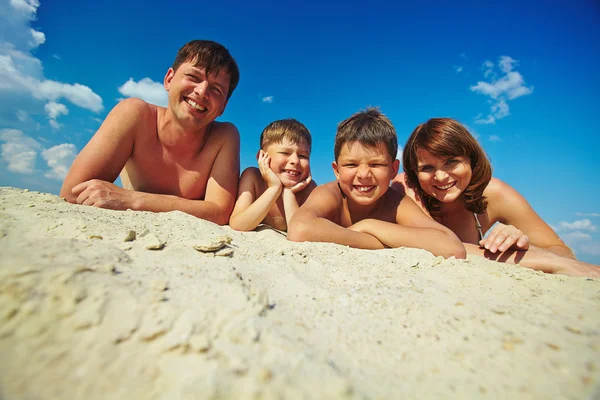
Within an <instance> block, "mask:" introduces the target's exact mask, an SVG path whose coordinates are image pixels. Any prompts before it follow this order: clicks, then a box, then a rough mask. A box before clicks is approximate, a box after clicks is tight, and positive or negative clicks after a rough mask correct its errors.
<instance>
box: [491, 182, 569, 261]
mask: <svg viewBox="0 0 600 400" xmlns="http://www.w3.org/2000/svg"><path fill="white" fill-rule="evenodd" d="M483 195H484V196H485V197H486V198H487V200H488V208H487V211H488V216H489V220H490V224H492V225H493V224H494V223H496V222H500V224H498V225H497V226H496V227H494V228H493V229H492V231H491V232H490V234H489V235H488V236H487V237H486V238H485V239H484V240H482V241H481V242H480V245H481V246H483V247H485V249H486V250H489V251H491V252H492V253H495V252H496V251H498V250H499V251H506V250H508V249H510V248H511V247H512V248H515V249H521V250H526V249H527V248H529V245H530V244H531V245H533V246H536V247H539V248H541V249H544V250H547V251H549V252H552V253H554V254H556V255H559V256H561V257H566V258H570V259H575V255H574V254H573V251H572V250H571V249H570V248H569V247H568V246H567V245H566V244H565V243H564V242H563V241H562V240H561V239H560V238H559V237H558V235H557V234H556V233H555V232H554V231H553V230H552V228H550V226H549V225H548V224H547V223H546V222H544V220H543V219H542V218H541V217H540V216H539V215H538V214H537V213H536V212H535V211H534V210H533V208H532V207H531V206H530V205H529V203H528V202H527V200H525V198H524V197H523V196H521V194H519V192H517V191H516V190H515V189H513V188H512V187H511V186H510V185H508V184H506V183H504V182H502V181H501V180H499V179H496V178H492V180H491V181H490V183H489V185H488V187H487V188H486V189H485V191H484V193H483ZM525 237H526V238H525Z"/></svg>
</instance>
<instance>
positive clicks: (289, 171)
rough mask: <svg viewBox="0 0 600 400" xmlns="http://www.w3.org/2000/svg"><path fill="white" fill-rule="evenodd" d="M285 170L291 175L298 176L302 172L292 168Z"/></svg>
mask: <svg viewBox="0 0 600 400" xmlns="http://www.w3.org/2000/svg"><path fill="white" fill-rule="evenodd" d="M283 171H284V172H285V173H287V174H289V175H292V176H298V175H300V172H298V171H292V170H289V169H284V170H283Z"/></svg>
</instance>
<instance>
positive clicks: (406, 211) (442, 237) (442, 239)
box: [350, 196, 466, 258]
mask: <svg viewBox="0 0 600 400" xmlns="http://www.w3.org/2000/svg"><path fill="white" fill-rule="evenodd" d="M350 229H354V230H358V231H361V232H365V233H368V234H370V235H372V236H375V237H376V238H377V239H378V240H379V241H380V242H381V243H383V244H384V245H386V246H388V247H402V246H404V247H414V248H421V249H424V250H427V251H430V252H431V253H433V254H435V255H436V256H444V257H446V258H447V257H451V256H454V257H456V258H465V257H466V251H465V248H464V246H463V245H462V243H461V242H460V240H459V239H458V237H456V235H455V234H454V233H453V232H452V231H451V230H450V229H448V228H446V227H445V226H443V225H441V224H438V223H437V222H435V221H434V220H432V219H431V218H429V217H428V216H427V215H425V214H424V213H423V211H421V209H420V208H419V206H417V204H415V202H414V201H413V200H412V199H411V198H409V197H408V196H404V197H403V198H402V200H401V201H400V204H399V205H398V208H397V212H396V223H392V222H387V221H381V220H377V219H372V218H371V219H365V220H362V221H360V222H358V223H356V224H354V225H352V226H351V227H350Z"/></svg>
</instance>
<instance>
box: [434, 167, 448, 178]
mask: <svg viewBox="0 0 600 400" xmlns="http://www.w3.org/2000/svg"><path fill="white" fill-rule="evenodd" d="M447 177H448V174H447V173H446V171H443V170H441V169H438V170H437V171H435V175H434V178H435V180H436V181H443V180H444V179H446V178H447Z"/></svg>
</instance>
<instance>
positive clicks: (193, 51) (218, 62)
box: [171, 40, 240, 99]
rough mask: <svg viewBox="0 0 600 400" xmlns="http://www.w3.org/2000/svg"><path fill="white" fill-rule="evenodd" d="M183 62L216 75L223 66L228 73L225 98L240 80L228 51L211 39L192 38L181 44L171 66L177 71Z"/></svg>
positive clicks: (228, 96)
mask: <svg viewBox="0 0 600 400" xmlns="http://www.w3.org/2000/svg"><path fill="white" fill-rule="evenodd" d="M185 62H190V63H192V64H194V66H196V67H202V68H204V70H205V71H206V75H208V74H211V73H213V74H215V75H218V74H219V71H221V69H222V68H225V70H226V71H227V72H228V73H229V91H228V93H227V99H229V98H230V97H231V95H232V94H233V91H234V90H235V88H236V86H237V84H238V82H239V80H240V70H239V69H238V66H237V63H236V62H235V60H234V59H233V57H232V56H231V54H229V51H228V50H227V49H226V48H225V47H224V46H223V45H221V44H219V43H217V42H213V41H211V40H192V41H191V42H188V43H186V44H185V45H183V47H182V48H181V49H179V51H178V52H177V56H176V57H175V62H173V65H172V66H171V68H173V71H177V68H179V67H180V66H181V64H183V63H185Z"/></svg>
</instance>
